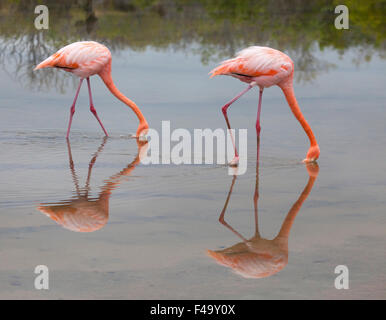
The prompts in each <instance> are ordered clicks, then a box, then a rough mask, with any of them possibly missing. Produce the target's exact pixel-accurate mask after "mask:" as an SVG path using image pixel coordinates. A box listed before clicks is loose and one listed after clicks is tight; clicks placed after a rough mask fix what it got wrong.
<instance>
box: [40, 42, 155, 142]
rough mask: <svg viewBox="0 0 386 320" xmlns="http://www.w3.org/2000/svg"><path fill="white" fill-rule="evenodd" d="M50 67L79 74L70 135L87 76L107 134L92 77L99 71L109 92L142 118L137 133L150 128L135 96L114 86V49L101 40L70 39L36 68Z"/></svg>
mask: <svg viewBox="0 0 386 320" xmlns="http://www.w3.org/2000/svg"><path fill="white" fill-rule="evenodd" d="M48 67H51V68H59V69H63V70H65V71H67V72H71V73H73V74H75V75H77V76H78V77H80V83H79V86H78V90H77V92H76V95H75V99H74V102H73V104H72V106H71V113H70V122H69V125H68V129H67V138H68V136H69V133H70V129H71V123H72V117H73V115H74V113H75V103H76V100H77V98H78V94H79V90H80V87H81V85H82V81H83V80H84V79H87V85H88V89H89V98H90V111H91V112H92V113H93V114H94V116H95V117H96V119H97V120H98V122H99V124H100V125H101V127H102V129H103V131H104V133H105V134H106V136H107V132H106V130H105V128H104V126H103V124H102V122H101V120H100V119H99V116H98V115H97V112H96V110H95V108H94V105H93V101H92V95H91V86H90V79H89V78H90V77H91V76H93V75H96V74H98V75H99V76H100V77H101V78H102V80H103V82H104V83H105V84H106V86H107V88H108V89H109V90H110V92H111V93H112V94H113V95H114V96H116V97H117V98H118V99H119V100H121V101H122V102H123V103H125V104H126V105H127V106H129V107H130V108H131V109H132V110H133V111H134V113H135V114H136V115H137V117H138V120H139V126H138V129H137V137H139V136H140V135H143V134H145V133H146V132H147V129H148V128H149V126H148V124H147V121H146V119H145V117H144V116H143V114H142V112H141V111H140V109H139V108H138V106H137V105H136V104H135V103H134V102H133V101H132V100H130V99H128V98H127V97H125V96H124V95H123V94H122V93H121V92H120V91H119V90H118V89H117V88H116V87H115V84H114V82H113V80H112V78H111V53H110V50H109V49H108V48H107V47H106V46H104V45H103V44H100V43H98V42H95V41H79V42H74V43H71V44H69V45H67V46H65V47H63V48H61V49H60V50H59V51H57V52H56V53H54V54H53V55H51V56H50V57H48V58H47V59H45V60H44V61H42V62H41V63H39V64H38V65H37V66H36V68H35V69H34V70H39V69H43V68H48Z"/></svg>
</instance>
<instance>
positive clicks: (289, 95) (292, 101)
mask: <svg viewBox="0 0 386 320" xmlns="http://www.w3.org/2000/svg"><path fill="white" fill-rule="evenodd" d="M279 87H280V88H281V89H282V90H283V93H284V95H285V98H286V100H287V102H288V104H289V106H290V108H291V110H292V113H293V114H294V116H295V118H296V119H298V121H299V122H300V124H301V125H302V127H303V129H304V131H305V132H306V134H307V136H308V138H309V139H310V144H311V146H317V145H318V143H317V142H316V138H315V136H314V133H313V132H312V130H311V127H310V125H309V124H308V122H307V121H306V119H305V118H304V116H303V114H302V112H301V111H300V108H299V105H298V102H297V100H296V97H295V92H294V88H293V85H292V79H290V80H289V81H287V82H285V83H284V84H282V85H279Z"/></svg>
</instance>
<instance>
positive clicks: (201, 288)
mask: <svg viewBox="0 0 386 320" xmlns="http://www.w3.org/2000/svg"><path fill="white" fill-rule="evenodd" d="M102 27H103V26H101V27H100V28H102ZM4 39H5V36H4V38H3V40H4ZM197 48H201V45H200V43H199V42H197V41H192V42H191V43H189V44H188V48H185V49H183V50H182V49H181V50H179V49H176V48H173V47H167V48H163V49H162V50H160V49H159V48H157V47H156V46H149V47H147V48H146V49H143V50H142V51H138V50H137V48H130V47H125V48H121V49H119V50H116V51H113V72H112V73H113V78H114V79H115V82H116V85H117V87H118V88H119V89H120V90H121V91H122V92H123V93H124V94H126V95H127V96H128V97H130V98H132V99H133V100H134V101H136V102H137V104H138V105H139V106H140V107H141V109H142V111H143V113H144V114H145V115H146V117H147V120H148V122H149V123H150V126H151V127H153V128H155V129H157V130H160V128H161V121H162V120H170V122H171V127H172V130H173V129H176V128H187V129H188V130H190V131H193V129H195V128H202V129H204V128H212V129H215V128H225V122H224V119H223V116H222V113H221V111H220V108H221V106H222V105H223V104H224V103H225V102H226V101H228V100H229V99H231V98H232V97H233V96H234V95H235V94H236V93H238V92H240V91H241V90H242V89H243V84H242V83H240V82H238V81H236V80H235V79H231V78H227V77H218V78H215V79H209V78H208V75H207V73H208V71H209V70H210V69H211V68H212V67H213V66H214V65H215V63H216V62H218V61H219V60H220V59H219V60H216V61H215V62H209V64H206V63H203V60H202V56H201V55H200V54H197ZM312 54H313V57H314V58H316V59H317V60H318V61H321V65H324V66H326V65H331V66H333V67H330V68H327V67H320V68H321V69H320V70H319V71H318V72H317V74H316V75H314V76H312V78H313V79H312V81H298V82H296V83H295V92H296V95H297V98H298V101H299V104H300V106H301V108H302V111H303V112H304V115H305V117H306V118H307V120H308V121H309V123H310V124H311V126H312V128H313V130H314V132H315V135H316V137H317V138H318V141H319V144H320V148H321V156H320V159H319V161H318V166H313V167H308V168H307V167H306V166H305V165H304V164H302V163H301V160H302V159H303V158H304V156H305V154H306V151H307V146H308V145H307V140H306V136H305V134H304V132H303V131H302V129H301V127H300V126H299V124H298V122H297V121H296V120H295V119H294V117H293V115H292V114H291V112H290V109H289V108H288V106H287V105H286V102H285V99H284V97H283V95H282V93H281V91H280V89H279V88H270V89H267V90H265V92H264V97H263V106H262V132H261V140H260V151H259V152H260V157H259V158H260V159H259V162H258V168H257V161H256V160H257V155H256V153H257V142H256V134H255V131H254V121H255V120H254V119H255V115H256V109H257V99H258V91H257V90H251V91H250V92H249V93H248V94H247V95H246V96H245V97H243V98H242V99H241V100H240V101H239V102H237V103H236V104H235V105H233V106H232V107H231V109H230V112H229V115H230V120H231V123H232V126H233V127H235V128H247V129H248V169H247V172H246V174H244V175H240V176H238V177H237V178H234V177H233V176H232V175H228V169H227V167H225V166H222V165H180V166H176V165H161V164H160V165H143V164H141V163H140V162H139V161H138V158H137V155H138V152H140V151H141V150H143V148H144V146H142V145H138V144H137V142H136V140H134V139H130V138H129V134H130V133H133V132H134V131H135V129H136V126H137V120H136V119H135V117H134V115H133V114H132V113H130V112H129V110H127V108H125V106H124V105H122V103H121V102H119V101H117V100H116V99H115V98H114V97H113V96H112V95H111V94H110V93H109V92H108V90H107V89H106V88H105V87H104V84H103V83H102V81H101V80H100V79H99V78H96V77H94V78H92V80H91V83H92V87H93V89H94V102H95V107H96V109H97V110H98V113H99V116H100V117H101V119H103V123H104V124H105V127H106V129H107V131H108V132H109V133H110V134H111V137H110V138H108V139H107V140H106V139H103V135H102V132H101V130H100V128H99V125H98V123H97V122H96V121H95V119H94V118H93V116H92V114H91V113H90V112H89V111H88V96H87V90H86V88H85V87H84V88H82V90H81V93H80V97H79V100H78V104H77V112H76V114H75V118H74V122H73V127H72V128H73V129H72V133H71V138H70V141H69V142H70V143H67V141H66V139H65V138H64V137H65V130H66V126H67V119H68V112H69V107H70V104H71V101H72V98H73V94H74V86H73V82H72V80H71V77H70V76H69V75H68V74H67V73H64V72H61V71H60V70H54V73H51V74H50V76H52V75H53V74H57V75H56V76H55V77H58V78H59V79H60V78H63V79H66V80H63V81H67V82H66V83H65V84H66V85H65V86H64V89H65V91H66V92H65V93H61V90H60V88H59V87H58V82H57V81H56V80H55V79H56V78H52V81H51V82H50V80H49V79H50V78H48V80H47V81H48V82H47V83H48V85H47V86H45V87H43V88H41V89H39V90H35V89H34V85H35V84H36V83H35V84H34V83H33V81H43V80H42V79H35V80H28V75H27V74H25V75H24V78H23V76H19V75H17V76H15V75H16V70H18V66H19V65H18V62H17V61H15V60H14V59H12V57H11V56H6V57H3V59H7V60H3V61H7V65H6V68H5V66H4V68H3V69H2V70H1V71H0V72H1V77H0V97H1V100H0V128H1V132H0V150H1V151H0V238H1V239H0V261H1V263H0V298H6V299H8V298H27V299H30V298H35V299H36V298H37V299H45V298H54V299H57V298H74V299H83V298H108V299H112V298H119V299H120V298H124V299H126V298H128V299H160V298H162V299H164V298H166V299H269V298H274V299H313V298H321V299H328V298H333V299H347V298H365V299H367V298H376V299H380V298H383V299H384V298H386V288H385V287H386V286H385V283H386V275H385V264H386V255H385V240H386V234H385V222H386V218H385V209H386V200H385V199H386V198H385V193H386V170H385V169H386V166H385V158H386V149H385V145H386V127H385V123H386V113H385V101H386V92H385V90H384V85H385V71H386V64H385V60H383V59H382V58H380V57H379V55H378V54H374V55H373V56H372V58H371V59H370V61H368V62H365V61H363V62H361V63H360V64H359V65H358V63H357V62H356V61H357V59H358V50H357V48H348V49H347V50H345V51H344V53H338V52H337V50H335V49H334V48H327V49H324V50H319V49H318V48H317V46H315V47H314V48H313V49H312ZM327 69H328V70H327ZM306 71H307V70H306ZM311 71H312V70H311ZM43 72H44V71H43ZM306 74H307V72H306ZM58 81H59V85H60V81H62V80H58ZM257 169H258V170H257ZM256 173H258V174H256ZM256 200H257V201H256ZM254 204H256V207H255V206H254ZM255 208H258V210H256V211H255ZM90 212H91V213H92V214H91V215H92V216H93V218H94V219H91V221H90V219H89V220H87V219H86V218H87V216H90ZM222 212H223V213H224V219H225V220H222V219H220V220H221V221H222V222H223V223H221V222H220V221H219V218H220V214H221V213H222ZM256 217H257V220H258V223H256V220H255V219H256ZM55 220H56V221H55ZM257 225H258V226H257ZM256 226H257V229H258V232H257V233H256V232H255V231H256ZM281 228H282V229H281ZM280 230H281V232H280V235H279V237H278V238H276V239H277V240H276V241H274V242H272V241H267V240H263V239H261V238H260V236H261V237H262V238H265V239H269V240H270V239H274V238H275V237H276V236H277V235H278V234H279V231H280ZM76 231H92V232H76ZM242 239H245V240H247V239H248V240H249V241H246V243H243V242H242ZM287 241H288V242H287ZM208 250H209V251H208ZM267 252H269V253H270V254H267ZM40 264H44V265H47V266H48V267H49V269H50V290H48V291H43V290H41V291H38V290H35V289H34V286H33V281H34V277H35V274H34V273H33V270H34V268H35V266H37V265H40ZM342 264H343V265H347V266H348V268H349V271H350V289H349V290H336V289H335V287H334V279H335V277H336V275H335V274H334V269H335V267H336V266H337V265H342Z"/></svg>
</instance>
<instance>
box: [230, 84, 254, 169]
mask: <svg viewBox="0 0 386 320" xmlns="http://www.w3.org/2000/svg"><path fill="white" fill-rule="evenodd" d="M252 88H253V86H252V85H248V87H247V88H246V89H245V90H243V91H242V92H240V93H239V94H238V95H237V96H236V97H234V98H233V99H232V100H231V101H229V102H228V103H226V104H225V105H224V106H223V107H222V113H223V114H224V118H225V121H226V123H227V126H228V130H229V133H230V136H231V139H232V144H233V148H234V149H235V157H234V158H233V160H232V161H231V162H230V165H237V164H238V159H239V154H238V153H237V149H236V143H235V139H234V137H233V134H232V131H231V125H230V123H229V119H228V115H227V110H228V108H229V107H230V105H231V104H232V103H233V102H235V101H236V100H237V99H239V98H240V97H241V96H242V95H243V94H244V93H246V92H247V91H249V90H250V89H252Z"/></svg>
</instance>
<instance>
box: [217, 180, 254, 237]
mask: <svg viewBox="0 0 386 320" xmlns="http://www.w3.org/2000/svg"><path fill="white" fill-rule="evenodd" d="M236 177H237V176H236V175H234V176H233V179H232V184H231V187H230V189H229V192H228V196H227V199H226V200H225V204H224V208H223V209H222V211H221V214H220V217H219V218H218V221H220V223H221V224H223V225H224V226H225V227H227V228H228V229H229V230H231V231H232V232H233V233H234V234H235V235H237V236H238V237H239V238H241V239H242V240H243V241H247V239H245V238H244V237H243V236H242V235H241V234H240V233H238V232H237V231H236V230H235V229H233V228H232V227H231V226H230V225H229V224H228V223H227V222H226V221H225V219H224V215H225V211H226V209H227V207H228V202H229V199H230V198H231V194H232V191H233V186H234V185H235V181H236Z"/></svg>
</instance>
